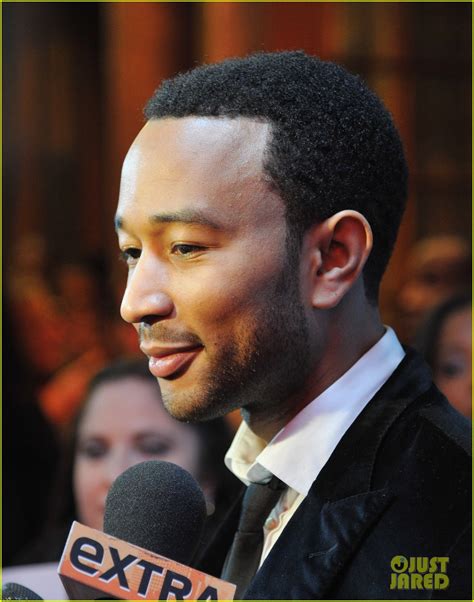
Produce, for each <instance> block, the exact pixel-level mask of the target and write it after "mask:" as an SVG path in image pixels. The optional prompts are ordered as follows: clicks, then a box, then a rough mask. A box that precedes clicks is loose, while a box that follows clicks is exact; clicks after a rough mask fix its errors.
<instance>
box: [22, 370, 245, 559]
mask: <svg viewBox="0 0 474 602" xmlns="http://www.w3.org/2000/svg"><path fill="white" fill-rule="evenodd" d="M231 438H232V433H231V431H230V430H229V427H228V425H227V423H226V422H225V421H224V420H223V419H218V420H214V421H210V422H205V423H197V424H188V423H182V422H178V421H177V420H175V419H174V418H172V417H171V416H170V415H169V414H168V413H167V411H166V410H165V408H164V407H163V403H162V400H161V393H160V389H159V386H158V384H157V382H156V379H155V378H154V376H152V374H151V373H150V371H149V370H148V364H147V362H146V361H145V360H143V359H132V360H122V361H118V362H115V363H113V364H111V365H109V366H108V367H106V368H105V369H103V370H102V371H100V372H99V373H98V374H97V375H96V376H95V377H94V378H93V379H92V381H91V383H90V385H89V388H88V391H87V394H86V396H85V400H84V403H83V404H82V406H81V409H80V411H79V413H78V415H77V416H76V419H75V421H74V424H73V426H72V430H71V434H70V436H69V438H68V439H69V440H68V444H67V452H66V453H65V454H64V458H63V462H62V466H61V469H60V474H59V478H58V483H57V486H56V489H55V490H54V491H53V496H52V501H51V516H50V519H49V521H48V524H47V526H46V529H45V530H44V536H43V537H41V538H40V539H39V540H38V541H37V542H35V544H34V545H30V546H28V548H27V552H25V553H24V554H22V555H20V557H19V558H18V561H19V562H21V563H22V564H26V563H35V562H52V561H56V560H59V558H60V556H61V553H62V550H63V548H64V544H65V542H66V537H67V533H68V531H69V528H70V526H71V522H72V521H73V520H78V521H79V522H81V523H83V524H85V525H87V526H89V527H93V528H95V529H102V521H103V515H104V507H105V499H106V496H107V492H108V490H109V488H110V486H111V484H112V483H113V481H114V480H115V478H116V477H117V476H118V475H119V474H121V473H122V472H123V471H124V470H126V469H127V468H129V467H130V466H133V465H134V464H137V463H138V462H142V461H144V460H151V459H156V460H165V461H168V462H173V463H175V464H178V465H179V466H181V467H182V468H184V469H186V470H187V471H188V472H189V473H190V474H191V475H192V476H193V477H194V478H195V479H196V480H197V482H198V483H199V485H200V486H201V488H202V490H203V492H204V496H205V498H206V502H207V508H208V522H207V526H206V530H205V535H204V538H205V539H207V538H209V537H211V535H212V533H213V531H214V529H215V527H216V526H217V524H218V523H219V521H220V518H221V517H222V515H223V514H224V513H225V512H226V511H227V509H228V507H229V505H230V503H231V502H232V501H233V500H234V499H235V497H236V494H237V492H238V490H239V489H240V487H241V484H240V482H239V481H237V479H236V478H235V477H234V476H233V475H232V474H231V473H230V472H229V471H228V470H227V469H226V468H225V466H224V455H225V452H226V451H227V448H228V447H229V445H230V441H231Z"/></svg>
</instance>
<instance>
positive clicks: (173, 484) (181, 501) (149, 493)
mask: <svg viewBox="0 0 474 602" xmlns="http://www.w3.org/2000/svg"><path fill="white" fill-rule="evenodd" d="M205 518H206V505H205V500H204V496H203V493H202V491H201V489H200V488H199V486H198V484H197V483H196V482H195V480H194V479H193V478H192V477H191V475H190V474H189V473H187V472H186V471H185V470H184V469H182V468H180V467H179V466H176V465H175V464H171V463H169V462H160V461H156V460H152V461H147V462H142V463H140V464H136V465H135V466H132V467H131V468H129V469H127V470H126V471H125V472H124V473H123V474H121V475H120V476H119V477H118V478H117V479H116V481H115V482H114V483H113V485H112V487H111V489H110V491H109V494H108V496H107V500H106V506H105V516H104V533H102V532H101V531H97V530H95V529H91V528H90V527H86V526H84V525H81V524H79V523H77V522H74V523H73V525H72V528H71V532H70V533H69V537H68V540H67V542H66V546H65V549H64V552H63V556H62V558H61V562H60V565H59V568H58V572H59V575H60V577H61V580H62V581H63V584H64V587H65V589H66V591H67V592H68V595H69V596H70V598H72V599H77V598H79V599H98V598H104V594H106V595H107V596H108V597H109V598H118V599H129V600H130V599H143V600H152V599H153V600H168V599H173V600H179V599H181V600H182V599H186V598H187V599H193V600H218V599H220V600H232V599H233V596H234V593H235V586H234V585H233V584H230V583H227V582H225V581H222V580H221V579H218V578H217V577H212V576H210V575H206V574H205V573H202V572H201V571H197V570H195V569H192V568H190V567H189V566H186V564H187V563H189V562H190V561H191V559H192V557H193V555H194V553H195V551H196V549H197V546H198V544H199V542H200V539H201V535H202V531H203V527H204V522H205ZM185 563H186V564H185Z"/></svg>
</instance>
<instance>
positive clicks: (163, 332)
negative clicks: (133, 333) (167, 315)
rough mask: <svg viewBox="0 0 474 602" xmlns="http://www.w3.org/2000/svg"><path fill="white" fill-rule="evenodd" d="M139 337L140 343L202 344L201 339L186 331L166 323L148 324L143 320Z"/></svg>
mask: <svg viewBox="0 0 474 602" xmlns="http://www.w3.org/2000/svg"><path fill="white" fill-rule="evenodd" d="M138 339H139V341H140V343H144V342H153V341H154V342H160V343H180V344H184V345H202V344H203V343H202V341H201V339H200V338H199V337H198V336H197V335H195V334H193V333H191V332H186V331H175V330H172V329H170V328H169V327H168V326H166V325H165V324H163V323H161V322H158V323H156V324H146V323H144V322H142V323H141V324H140V326H139V327H138Z"/></svg>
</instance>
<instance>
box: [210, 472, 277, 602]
mask: <svg viewBox="0 0 474 602" xmlns="http://www.w3.org/2000/svg"><path fill="white" fill-rule="evenodd" d="M284 489H286V485H284V483H282V482H281V481H280V479H277V477H273V478H272V480H271V481H270V482H269V483H267V484H266V485H262V484H260V483H251V484H250V485H249V486H248V487H247V491H246V492H245V495H244V499H243V501H242V510H241V513H240V519H239V526H238V529H237V532H236V534H235V536H234V541H233V543H232V547H231V548H230V551H229V553H228V555H227V558H226V561H225V564H224V568H223V570H222V575H221V578H222V579H224V580H225V581H230V583H235V584H236V585H237V590H236V592H235V599H236V600H239V599H241V598H242V596H243V594H244V593H245V590H246V589H247V586H248V584H249V583H250V581H251V580H252V578H253V576H254V575H255V573H256V572H257V569H258V565H259V563H260V558H261V556H262V549H263V525H264V524H265V521H266V519H267V518H268V515H269V514H270V512H271V511H272V509H273V508H274V506H275V504H276V503H277V501H278V499H279V497H280V495H281V493H282V491H283V490H284Z"/></svg>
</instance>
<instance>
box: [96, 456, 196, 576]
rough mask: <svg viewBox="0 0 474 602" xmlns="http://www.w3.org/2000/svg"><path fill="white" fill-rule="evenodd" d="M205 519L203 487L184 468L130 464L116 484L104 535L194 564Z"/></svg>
mask: <svg viewBox="0 0 474 602" xmlns="http://www.w3.org/2000/svg"><path fill="white" fill-rule="evenodd" d="M205 520H206V502H205V500H204V494H203V493H202V491H201V488H200V487H199V485H198V484H197V483H196V481H195V480H194V479H193V477H192V476H191V475H190V474H189V473H188V472H187V471H186V470H184V469H183V468H181V467H180V466H177V465H176V464H172V463H171V462H162V461H158V460H149V461H146V462H141V463H140V464H135V466H131V467H130V468H128V469H127V470H126V471H125V472H123V473H122V474H121V475H120V476H119V477H117V479H116V480H115V481H114V483H113V484H112V487H111V488H110V490H109V493H108V495H107V499H106V502H105V514H104V533H107V534H108V535H112V536H114V537H117V538H119V539H122V540H124V541H127V542H128V543H132V544H135V545H137V546H140V547H141V548H145V549H146V550H149V551H150V552H154V553H155V554H160V555H161V556H166V557H167V558H169V559H170V560H176V561H177V562H181V563H182V564H189V562H190V560H191V558H192V557H193V555H194V552H195V550H196V548H197V546H198V544H199V542H200V539H201V535H202V531H203V527H204V522H205Z"/></svg>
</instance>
